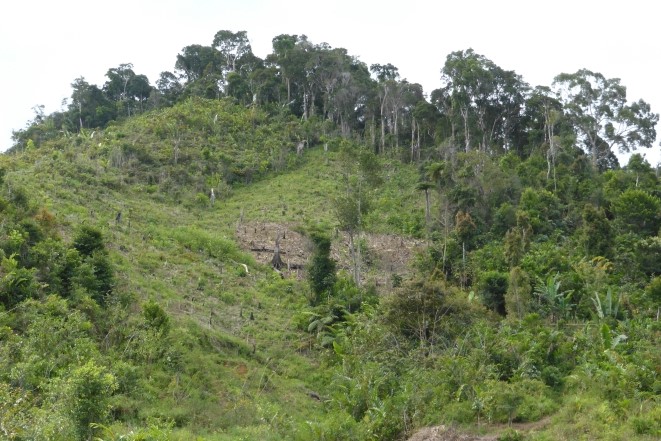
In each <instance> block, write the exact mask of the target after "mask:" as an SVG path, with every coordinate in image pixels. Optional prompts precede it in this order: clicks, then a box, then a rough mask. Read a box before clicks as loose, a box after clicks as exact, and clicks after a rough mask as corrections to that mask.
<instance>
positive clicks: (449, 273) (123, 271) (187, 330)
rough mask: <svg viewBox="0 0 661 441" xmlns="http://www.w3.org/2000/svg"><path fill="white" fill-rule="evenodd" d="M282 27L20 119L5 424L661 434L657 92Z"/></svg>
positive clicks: (333, 435)
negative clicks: (357, 49)
mask: <svg viewBox="0 0 661 441" xmlns="http://www.w3.org/2000/svg"><path fill="white" fill-rule="evenodd" d="M272 43H273V45H272V53H271V54H269V55H267V56H266V57H265V58H264V59H261V58H259V57H257V56H256V55H254V54H253V53H252V49H251V47H250V43H249V39H248V36H247V34H246V32H245V31H239V32H233V31H228V30H221V31H219V32H217V33H216V35H215V36H214V37H213V40H212V41H211V42H210V45H209V46H203V45H190V46H186V47H184V48H183V49H182V50H181V52H180V53H179V54H177V55H176V59H175V60H174V61H175V64H174V69H173V71H164V72H162V73H161V75H160V77H159V78H158V79H157V80H156V82H155V83H154V84H152V83H151V82H150V80H149V79H148V78H147V77H146V76H145V75H141V74H138V73H136V72H134V71H133V64H131V63H126V64H121V65H120V66H118V67H114V68H110V69H108V70H107V72H106V78H107V81H106V82H105V83H104V84H103V85H94V84H89V83H88V82H87V81H86V80H85V79H84V78H76V79H75V80H73V83H72V84H71V88H72V93H71V98H70V99H69V100H68V101H67V102H66V103H65V104H64V105H63V107H62V109H61V110H60V111H56V112H53V113H51V114H45V113H44V111H43V109H44V108H43V107H39V106H37V107H35V116H34V119H33V120H31V121H28V123H27V124H26V126H25V128H24V129H21V130H18V131H16V132H14V136H13V141H14V145H13V146H12V148H11V149H10V150H9V151H8V152H6V153H5V154H3V155H0V439H8V440H101V441H111V440H133V441H147V440H154V441H159V440H191V439H198V440H210V441H215V440H219V441H220V440H256V439H260V440H282V439H288V440H297V441H305V440H411V441H415V440H417V441H422V440H428V441H444V440H448V441H449V440H459V439H461V440H467V441H471V440H473V441H494V440H503V441H508V440H510V441H511V440H530V441H546V440H621V439H630V440H636V441H637V440H642V441H647V440H650V441H651V440H656V439H659V437H661V323H660V322H659V318H660V316H661V183H660V180H659V166H658V165H651V164H650V163H649V162H648V161H647V160H646V159H645V156H644V155H643V154H641V153H644V150H645V149H650V148H658V145H655V142H656V124H657V122H658V119H659V115H658V114H656V113H653V112H652V109H651V108H650V106H649V104H648V103H646V102H645V101H644V100H642V99H639V100H638V101H634V100H630V98H629V97H627V89H626V86H625V85H623V84H621V82H620V80H619V79H617V78H608V77H607V76H605V75H603V74H601V73H598V72H592V71H590V70H588V69H581V70H579V71H577V72H574V73H558V74H557V76H556V77H555V80H554V81H553V84H551V85H548V86H536V87H532V86H530V85H529V84H527V83H526V82H525V81H524V79H523V78H521V76H519V75H518V74H516V73H515V72H514V71H511V70H506V69H505V68H502V67H500V66H498V65H496V64H495V63H494V62H493V61H491V60H490V59H489V58H487V57H486V56H485V55H481V54H478V53H476V52H475V51H473V50H472V49H465V50H458V51H456V52H452V53H450V54H448V55H447V57H446V59H445V63H444V64H443V68H442V69H441V71H440V72H439V87H438V88H437V89H435V90H433V91H431V92H426V91H423V89H422V87H421V86H420V85H419V84H414V83H410V82H408V81H407V80H406V79H402V78H400V75H399V73H398V69H397V67H395V66H393V65H392V64H389V63H385V64H373V65H371V66H367V65H366V64H364V63H363V62H361V61H360V60H359V58H358V57H356V56H352V55H349V53H348V51H347V50H346V49H343V48H333V47H331V46H330V45H329V44H328V43H320V44H314V43H312V42H311V41H309V40H308V38H307V37H306V36H304V35H279V36H276V37H275V38H273V40H272ZM618 155H619V156H618ZM625 155H626V156H625ZM619 158H626V160H625V161H626V162H627V163H626V164H620V160H621V159H619Z"/></svg>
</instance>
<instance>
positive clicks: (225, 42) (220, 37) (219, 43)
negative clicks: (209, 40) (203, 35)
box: [213, 30, 252, 72]
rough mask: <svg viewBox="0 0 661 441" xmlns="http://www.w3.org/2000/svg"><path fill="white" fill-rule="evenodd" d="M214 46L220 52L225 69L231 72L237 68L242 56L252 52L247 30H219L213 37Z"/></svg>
mask: <svg viewBox="0 0 661 441" xmlns="http://www.w3.org/2000/svg"><path fill="white" fill-rule="evenodd" d="M213 47H214V48H216V49H217V50H218V52H219V53H220V56H221V58H222V60H223V67H224V70H226V71H231V72H235V71H236V70H237V61H238V60H239V59H240V58H241V57H243V56H244V55H246V54H249V53H252V48H251V47H250V41H248V34H247V33H246V31H239V32H232V31H227V30H222V31H218V32H216V35H215V36H214V37H213Z"/></svg>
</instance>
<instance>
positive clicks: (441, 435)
mask: <svg viewBox="0 0 661 441" xmlns="http://www.w3.org/2000/svg"><path fill="white" fill-rule="evenodd" d="M550 421H551V419H550V417H546V418H543V419H541V420H539V421H533V422H529V423H513V424H512V425H511V426H507V425H505V424H498V425H493V426H488V427H487V429H488V430H489V432H491V433H489V434H487V435H475V434H470V433H466V432H462V431H459V430H457V429H455V428H452V427H446V426H434V427H424V428H422V429H420V430H418V431H417V432H416V433H415V434H414V435H413V436H412V437H411V438H409V439H408V440H407V441H496V440H498V437H499V436H500V435H501V434H502V433H503V432H505V431H506V430H507V429H508V428H511V429H514V430H516V431H519V432H524V433H528V432H534V431H537V430H540V429H543V428H544V427H545V426H546V425H547V424H548V423H549V422H550Z"/></svg>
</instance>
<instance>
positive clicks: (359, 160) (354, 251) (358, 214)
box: [334, 145, 381, 286]
mask: <svg viewBox="0 0 661 441" xmlns="http://www.w3.org/2000/svg"><path fill="white" fill-rule="evenodd" d="M340 162H341V167H342V169H341V173H342V180H343V183H344V193H343V194H342V195H341V196H339V197H337V198H336V199H335V201H334V202H335V203H334V209H335V215H336V217H337V220H338V222H339V224H340V229H341V230H343V231H346V232H347V234H348V235H349V250H350V252H351V257H352V260H353V277H354V282H355V283H356V285H358V286H360V284H361V272H360V268H361V257H360V254H361V249H360V241H356V239H357V238H359V237H360V234H361V232H362V230H363V218H364V216H365V215H366V214H367V212H368V211H369V210H370V209H371V197H372V190H373V188H374V187H375V186H376V185H378V184H379V183H380V182H381V177H380V175H379V163H378V161H377V159H376V156H375V155H374V154H373V153H371V152H369V151H366V150H359V151H356V150H353V148H352V147H350V146H348V145H346V146H345V147H344V148H343V150H342V152H341V161H340Z"/></svg>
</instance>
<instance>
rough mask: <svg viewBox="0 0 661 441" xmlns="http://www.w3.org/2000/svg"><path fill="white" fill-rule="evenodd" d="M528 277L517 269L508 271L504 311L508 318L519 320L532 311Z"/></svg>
mask: <svg viewBox="0 0 661 441" xmlns="http://www.w3.org/2000/svg"><path fill="white" fill-rule="evenodd" d="M531 292H532V287H531V284H530V277H529V276H528V274H526V272H525V271H523V270H522V269H521V268H519V267H514V268H512V270H511V271H510V274H509V280H508V282H507V293H506V294H505V310H506V312H507V316H508V317H513V318H517V319H519V320H521V319H522V318H523V317H524V316H525V315H526V314H527V313H528V312H529V311H530V310H531V309H532V305H531V302H532V297H531V295H530V294H531Z"/></svg>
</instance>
